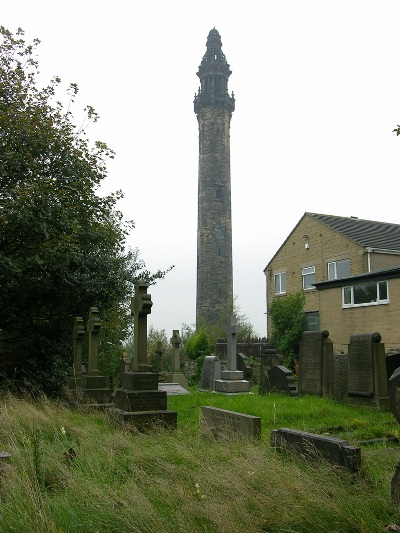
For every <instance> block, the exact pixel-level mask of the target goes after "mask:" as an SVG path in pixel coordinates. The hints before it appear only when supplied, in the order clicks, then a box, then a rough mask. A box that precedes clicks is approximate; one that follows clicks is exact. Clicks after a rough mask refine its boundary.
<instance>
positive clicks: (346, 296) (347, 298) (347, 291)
mask: <svg viewBox="0 0 400 533" xmlns="http://www.w3.org/2000/svg"><path fill="white" fill-rule="evenodd" d="M351 303H352V301H351V287H343V304H344V305H351Z"/></svg>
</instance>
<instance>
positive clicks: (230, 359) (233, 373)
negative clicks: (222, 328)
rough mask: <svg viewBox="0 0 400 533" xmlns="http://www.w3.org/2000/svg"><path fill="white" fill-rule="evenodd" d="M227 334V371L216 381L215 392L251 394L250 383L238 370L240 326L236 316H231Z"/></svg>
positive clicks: (223, 371)
mask: <svg viewBox="0 0 400 533" xmlns="http://www.w3.org/2000/svg"><path fill="white" fill-rule="evenodd" d="M226 332H227V369H226V370H222V372H221V378H220V379H217V380H216V381H215V392H221V393H224V394H243V393H249V392H250V381H248V380H246V379H243V372H242V371H241V370H237V353H236V342H237V338H236V336H237V334H238V333H239V332H240V326H239V325H238V324H237V323H236V317H235V315H230V317H229V320H228V324H227V326H226Z"/></svg>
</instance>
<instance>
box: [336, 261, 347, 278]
mask: <svg viewBox="0 0 400 533" xmlns="http://www.w3.org/2000/svg"><path fill="white" fill-rule="evenodd" d="M349 276H350V259H343V261H337V262H336V277H337V279H342V278H347V277H349Z"/></svg>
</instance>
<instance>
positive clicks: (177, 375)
mask: <svg viewBox="0 0 400 533" xmlns="http://www.w3.org/2000/svg"><path fill="white" fill-rule="evenodd" d="M165 381H166V382H167V383H179V385H180V386H181V387H183V388H184V389H187V388H188V384H187V380H186V377H185V374H184V373H183V372H172V373H170V374H167V375H166V376H165Z"/></svg>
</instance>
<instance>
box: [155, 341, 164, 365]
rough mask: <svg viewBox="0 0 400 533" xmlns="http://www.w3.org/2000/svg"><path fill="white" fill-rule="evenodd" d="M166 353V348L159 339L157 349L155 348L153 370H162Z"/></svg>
mask: <svg viewBox="0 0 400 533" xmlns="http://www.w3.org/2000/svg"><path fill="white" fill-rule="evenodd" d="M163 355H164V348H163V344H162V342H161V341H157V346H156V349H155V350H154V364H153V372H160V370H161V361H162V358H163Z"/></svg>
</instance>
